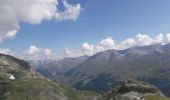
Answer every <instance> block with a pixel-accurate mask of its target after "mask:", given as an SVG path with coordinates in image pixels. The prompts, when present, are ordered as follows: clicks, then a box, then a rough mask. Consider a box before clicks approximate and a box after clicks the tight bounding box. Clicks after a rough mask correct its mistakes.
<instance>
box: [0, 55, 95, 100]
mask: <svg viewBox="0 0 170 100" xmlns="http://www.w3.org/2000/svg"><path fill="white" fill-rule="evenodd" d="M94 95H95V93H92V92H77V91H75V90H73V89H70V88H68V87H66V86H64V85H62V84H59V83H54V82H52V81H50V80H47V79H46V78H44V77H42V76H41V75H39V74H38V73H36V72H34V71H33V70H32V69H31V67H30V66H29V64H28V63H27V62H25V61H23V60H20V59H17V58H15V57H12V56H8V55H3V54H0V100H93V99H94V100H95V98H96V97H95V96H94Z"/></svg>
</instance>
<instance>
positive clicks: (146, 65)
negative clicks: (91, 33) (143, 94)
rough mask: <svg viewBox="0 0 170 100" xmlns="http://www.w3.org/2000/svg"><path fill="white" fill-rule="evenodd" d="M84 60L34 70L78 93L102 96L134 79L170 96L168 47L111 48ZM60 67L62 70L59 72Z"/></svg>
mask: <svg viewBox="0 0 170 100" xmlns="http://www.w3.org/2000/svg"><path fill="white" fill-rule="evenodd" d="M83 58H84V59H81V57H79V58H67V60H68V59H69V60H68V62H69V63H68V62H67V61H66V60H65V59H63V60H61V61H59V62H57V63H55V64H52V66H51V63H46V64H45V67H44V66H42V67H39V68H37V69H36V70H37V71H38V72H40V73H41V74H42V75H44V76H45V77H48V78H50V79H51V80H54V81H56V82H61V83H64V84H67V85H69V86H72V87H74V88H76V89H78V90H91V91H95V92H98V93H105V92H107V91H109V90H111V89H112V87H113V86H115V85H117V84H120V82H121V81H124V80H126V79H128V78H133V79H137V80H141V81H145V82H148V83H150V84H153V85H155V86H157V87H158V88H159V89H160V90H161V91H162V92H163V93H164V94H165V95H167V96H170V90H169V88H170V78H169V75H170V44H153V45H148V46H137V47H131V48H128V49H125V50H114V49H112V50H106V51H102V52H99V53H97V54H94V55H93V56H90V57H87V56H86V57H83ZM72 59H77V60H75V61H74V60H72ZM79 59H80V60H79ZM70 60H71V61H72V62H70ZM60 62H64V63H60ZM59 65H60V66H59ZM59 68H64V70H63V71H62V72H59ZM65 68H66V69H65ZM47 72H48V73H47Z"/></svg>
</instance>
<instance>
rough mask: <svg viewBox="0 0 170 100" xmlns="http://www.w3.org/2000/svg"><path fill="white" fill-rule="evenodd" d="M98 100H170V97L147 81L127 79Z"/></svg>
mask: <svg viewBox="0 0 170 100" xmlns="http://www.w3.org/2000/svg"><path fill="white" fill-rule="evenodd" d="M100 100H170V98H167V97H165V96H164V94H163V93H162V92H161V91H160V90H159V89H158V88H156V87H154V86H152V85H150V84H148V83H145V82H142V81H136V80H127V81H125V82H124V83H122V84H121V85H120V86H117V87H115V88H114V89H113V90H112V91H110V92H109V93H106V94H105V95H103V97H102V98H100Z"/></svg>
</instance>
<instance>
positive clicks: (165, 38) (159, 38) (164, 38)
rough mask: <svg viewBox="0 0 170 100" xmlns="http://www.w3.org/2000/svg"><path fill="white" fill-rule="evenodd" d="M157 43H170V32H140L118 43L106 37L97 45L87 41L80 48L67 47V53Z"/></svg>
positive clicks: (118, 48)
mask: <svg viewBox="0 0 170 100" xmlns="http://www.w3.org/2000/svg"><path fill="white" fill-rule="evenodd" d="M156 43H161V44H162V43H170V33H167V34H165V35H164V34H162V33H159V34H158V35H156V36H155V37H150V36H149V35H147V34H141V33H139V34H137V35H136V37H134V38H128V39H125V40H123V41H121V42H120V43H116V42H115V41H114V40H113V39H112V38H111V37H106V38H104V39H102V40H101V41H100V42H99V43H98V44H96V45H95V44H89V43H87V42H85V43H84V44H82V46H81V49H80V50H76V49H67V50H69V53H68V54H67V55H69V54H70V55H69V57H75V56H82V55H93V54H95V53H97V52H101V51H104V50H108V49H116V50H123V49H127V48H130V47H133V46H145V45H151V44H156ZM72 51H74V52H72ZM75 51H76V52H75ZM77 54H78V55H77Z"/></svg>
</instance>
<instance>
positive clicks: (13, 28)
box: [0, 0, 82, 41]
mask: <svg viewBox="0 0 170 100" xmlns="http://www.w3.org/2000/svg"><path fill="white" fill-rule="evenodd" d="M61 2H62V3H63V5H64V10H63V11H60V9H59V8H58V6H59V4H60V2H59V0H0V41H3V40H5V39H10V38H11V37H12V38H13V37H14V36H15V35H16V33H17V31H18V30H19V28H20V26H19V24H20V23H21V22H25V23H29V24H40V23H41V22H42V21H43V20H52V19H55V20H58V21H62V20H76V19H77V18H78V16H79V15H80V12H81V9H82V8H81V5H80V4H75V5H72V4H69V3H68V2H67V1H66V0H61Z"/></svg>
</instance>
